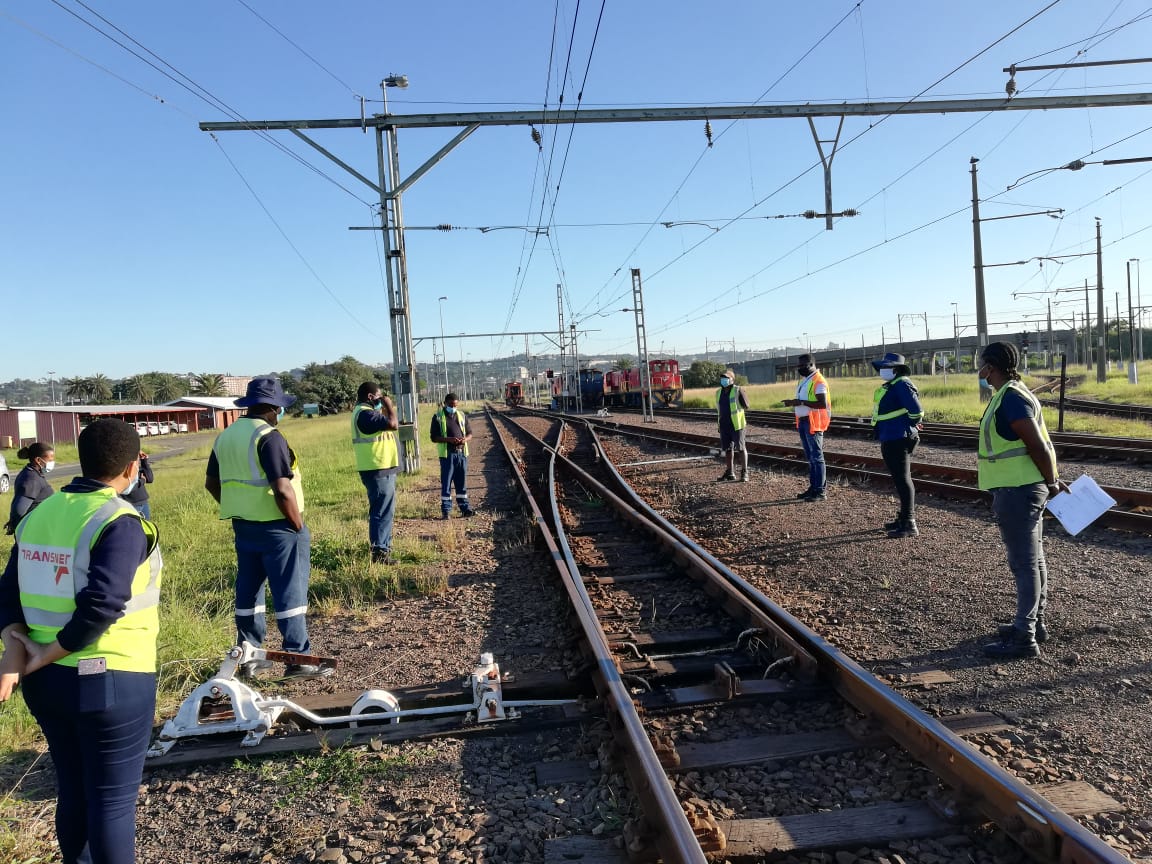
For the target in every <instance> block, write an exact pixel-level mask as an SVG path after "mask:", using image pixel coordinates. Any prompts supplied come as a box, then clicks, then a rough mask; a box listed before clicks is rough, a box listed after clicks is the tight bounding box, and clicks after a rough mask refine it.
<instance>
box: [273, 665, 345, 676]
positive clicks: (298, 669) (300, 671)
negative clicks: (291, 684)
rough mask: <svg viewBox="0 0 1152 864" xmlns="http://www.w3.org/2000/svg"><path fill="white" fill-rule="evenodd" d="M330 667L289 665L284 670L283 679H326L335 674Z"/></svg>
mask: <svg viewBox="0 0 1152 864" xmlns="http://www.w3.org/2000/svg"><path fill="white" fill-rule="evenodd" d="M335 672H336V670H335V669H333V668H332V667H331V666H316V665H313V664H311V663H298V664H291V665H289V666H287V667H286V668H285V669H284V677H285V678H327V677H328V676H330V675H333V674H335Z"/></svg>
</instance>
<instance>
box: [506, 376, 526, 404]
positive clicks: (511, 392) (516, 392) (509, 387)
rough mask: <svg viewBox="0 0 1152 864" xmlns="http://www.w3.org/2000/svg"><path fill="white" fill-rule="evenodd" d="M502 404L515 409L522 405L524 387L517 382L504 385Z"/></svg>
mask: <svg viewBox="0 0 1152 864" xmlns="http://www.w3.org/2000/svg"><path fill="white" fill-rule="evenodd" d="M504 404H505V405H508V406H511V407H513V408H515V407H516V406H517V405H523V404H524V385H523V384H521V383H520V382H519V381H509V382H508V383H507V384H505V385H504Z"/></svg>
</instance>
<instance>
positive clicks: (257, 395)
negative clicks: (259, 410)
mask: <svg viewBox="0 0 1152 864" xmlns="http://www.w3.org/2000/svg"><path fill="white" fill-rule="evenodd" d="M295 401H296V397H295V396H289V395H288V394H287V393H285V392H284V388H283V387H281V386H280V379H279V378H275V377H273V376H271V375H263V376H261V377H259V378H253V379H252V380H251V381H249V382H248V392H247V393H246V394H244V395H243V396H241V397H240V398H239V399H237V400H236V404H237V406H239V407H240V408H251V407H252V406H253V405H275V406H277V407H278V408H287V407H289V406H290V405H292V403H294V402H295Z"/></svg>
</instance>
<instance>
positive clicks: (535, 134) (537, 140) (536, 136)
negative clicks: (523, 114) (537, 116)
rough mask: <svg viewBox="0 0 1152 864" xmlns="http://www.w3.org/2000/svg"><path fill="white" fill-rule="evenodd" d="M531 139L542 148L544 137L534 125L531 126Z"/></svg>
mask: <svg viewBox="0 0 1152 864" xmlns="http://www.w3.org/2000/svg"><path fill="white" fill-rule="evenodd" d="M532 141H533V142H534V143H535V144H536V146H537V147H539V148H540V149H541V150H543V149H544V137H543V136H542V135H541V134H540V130H539V129H537V128H536V127H535V126H533V127H532Z"/></svg>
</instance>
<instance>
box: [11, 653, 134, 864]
mask: <svg viewBox="0 0 1152 864" xmlns="http://www.w3.org/2000/svg"><path fill="white" fill-rule="evenodd" d="M20 686H21V689H22V690H23V693H24V701H25V702H26V703H27V704H28V710H29V711H31V712H32V716H33V717H35V718H36V722H37V723H39V724H40V728H41V729H42V730H43V731H44V737H45V739H47V741H48V752H49V753H51V754H52V762H53V764H54V765H55V766H56V788H57V793H56V794H57V798H56V837H57V839H58V841H59V843H60V853H61V856H62V857H63V860H64V864H133V862H135V860H136V797H137V794H138V793H139V790H140V779H141V777H142V775H143V773H144V754H145V753H146V752H147V750H148V741H149V739H150V738H151V735H152V718H153V714H154V713H155V710H156V675H155V674H153V673H151V672H120V671H114V670H108V671H106V672H101V673H99V674H97V675H80V674H78V673H77V671H76V669H74V668H72V667H70V666H60V665H59V664H56V663H52V664H50V665H48V666H45V667H44V668H43V669H40V670H38V671H36V672H33V673H32V674H31V675H29V676H28V677H27V678H25V679H24V680H23V682H22V683H21V685H20Z"/></svg>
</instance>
